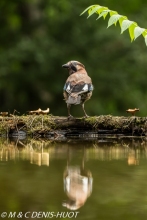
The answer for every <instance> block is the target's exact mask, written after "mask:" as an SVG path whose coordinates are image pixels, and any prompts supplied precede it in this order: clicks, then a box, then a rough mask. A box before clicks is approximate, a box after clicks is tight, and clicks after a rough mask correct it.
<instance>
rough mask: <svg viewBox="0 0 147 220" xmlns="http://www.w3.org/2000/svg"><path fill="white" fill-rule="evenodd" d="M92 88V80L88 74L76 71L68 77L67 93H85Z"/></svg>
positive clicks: (65, 89)
mask: <svg viewBox="0 0 147 220" xmlns="http://www.w3.org/2000/svg"><path fill="white" fill-rule="evenodd" d="M92 90H93V85H92V81H91V78H90V77H89V76H88V75H87V74H79V73H74V74H72V75H70V76H69V77H68V79H67V81H66V83H65V85H64V91H66V92H67V93H81V92H82V93H84V92H88V91H92Z"/></svg>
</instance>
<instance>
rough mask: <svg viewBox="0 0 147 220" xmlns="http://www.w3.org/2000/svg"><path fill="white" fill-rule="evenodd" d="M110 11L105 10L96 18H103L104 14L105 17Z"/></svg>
mask: <svg viewBox="0 0 147 220" xmlns="http://www.w3.org/2000/svg"><path fill="white" fill-rule="evenodd" d="M108 12H110V10H104V11H103V12H102V13H100V15H99V16H98V18H97V19H96V20H98V19H99V18H101V17H102V16H103V18H104V19H105V18H106V16H107V14H108Z"/></svg>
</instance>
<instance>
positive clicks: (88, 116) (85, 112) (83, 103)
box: [82, 103, 89, 118]
mask: <svg viewBox="0 0 147 220" xmlns="http://www.w3.org/2000/svg"><path fill="white" fill-rule="evenodd" d="M82 109H83V112H84V115H85V117H86V118H88V117H89V116H88V115H87V114H86V111H85V109H84V103H83V104H82Z"/></svg>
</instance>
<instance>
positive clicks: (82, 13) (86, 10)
mask: <svg viewBox="0 0 147 220" xmlns="http://www.w3.org/2000/svg"><path fill="white" fill-rule="evenodd" d="M95 6H98V5H91V6H89V7H88V8H86V9H85V10H84V11H83V12H82V13H81V14H80V16H81V15H83V14H84V13H85V12H86V11H88V10H89V9H90V8H93V7H95Z"/></svg>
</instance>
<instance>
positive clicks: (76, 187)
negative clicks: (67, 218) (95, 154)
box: [62, 149, 93, 210]
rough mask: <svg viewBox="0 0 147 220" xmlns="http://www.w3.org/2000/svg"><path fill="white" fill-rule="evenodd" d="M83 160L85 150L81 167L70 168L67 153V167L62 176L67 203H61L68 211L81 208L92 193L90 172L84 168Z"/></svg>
mask: <svg viewBox="0 0 147 220" xmlns="http://www.w3.org/2000/svg"><path fill="white" fill-rule="evenodd" d="M84 159H85V149H84V152H83V159H82V166H70V165H69V151H68V160H67V167H66V169H65V171H64V175H63V179H64V191H65V193H66V195H67V196H68V201H65V202H63V204H62V205H63V206H64V207H66V208H68V209H70V210H77V209H79V208H81V207H82V206H83V205H84V204H85V202H86V200H87V198H88V197H89V196H90V195H91V193H92V184H93V178H92V174H91V172H90V171H89V170H86V169H85V167H84Z"/></svg>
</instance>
